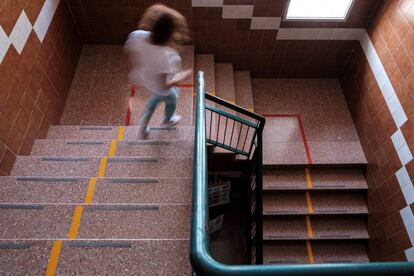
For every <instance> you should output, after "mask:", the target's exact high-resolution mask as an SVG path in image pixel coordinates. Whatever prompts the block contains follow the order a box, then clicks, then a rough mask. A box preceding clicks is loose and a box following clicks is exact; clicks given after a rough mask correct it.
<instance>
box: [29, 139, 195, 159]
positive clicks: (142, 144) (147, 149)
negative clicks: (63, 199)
mask: <svg viewBox="0 0 414 276" xmlns="http://www.w3.org/2000/svg"><path fill="white" fill-rule="evenodd" d="M110 145H111V140H56V139H40V140H36V141H35V144H34V146H33V149H32V153H31V154H32V155H37V156H79V155H81V156H88V157H93V156H106V155H107V154H108V150H109V148H110ZM193 148H194V143H193V142H192V141H180V140H176V141H171V140H169V141H162V140H158V141H156V140H150V141H137V140H128V141H117V143H116V148H115V155H114V156H148V157H188V158H190V157H192V156H193V155H194V151H193Z"/></svg>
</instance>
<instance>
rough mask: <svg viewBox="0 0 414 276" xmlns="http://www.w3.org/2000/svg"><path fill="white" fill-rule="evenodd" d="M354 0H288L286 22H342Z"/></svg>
mask: <svg viewBox="0 0 414 276" xmlns="http://www.w3.org/2000/svg"><path fill="white" fill-rule="evenodd" d="M353 2H354V0H290V1H289V4H288V9H287V12H286V19H287V20H331V21H332V20H333V21H344V20H345V19H346V17H347V16H348V13H349V10H350V9H351V6H352V4H353Z"/></svg>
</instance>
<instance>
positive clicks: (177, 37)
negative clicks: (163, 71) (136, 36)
mask: <svg viewBox="0 0 414 276" xmlns="http://www.w3.org/2000/svg"><path fill="white" fill-rule="evenodd" d="M166 17H168V18H171V19H172V20H173V25H174V28H173V30H172V33H171V37H170V40H169V42H168V45H169V46H172V47H177V46H178V45H180V44H184V43H186V42H187V41H189V40H190V32H189V30H188V25H187V20H186V19H185V17H184V16H183V15H182V14H181V13H179V12H178V11H176V10H173V9H171V8H169V7H167V6H165V5H161V4H156V5H153V6H151V7H149V8H148V9H147V10H146V11H145V13H144V15H143V16H142V18H141V21H140V22H139V24H138V28H139V29H141V30H146V31H151V32H153V31H154V28H155V27H156V25H158V22H159V21H160V19H161V20H162V19H163V18H166Z"/></svg>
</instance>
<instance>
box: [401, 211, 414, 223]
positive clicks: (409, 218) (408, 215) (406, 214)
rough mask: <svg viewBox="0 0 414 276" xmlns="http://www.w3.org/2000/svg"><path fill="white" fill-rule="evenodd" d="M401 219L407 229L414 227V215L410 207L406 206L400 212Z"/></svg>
mask: <svg viewBox="0 0 414 276" xmlns="http://www.w3.org/2000/svg"><path fill="white" fill-rule="evenodd" d="M400 214H401V218H402V220H403V222H404V225H405V228H408V226H410V225H414V214H413V211H412V210H411V207H410V206H406V207H404V208H403V209H401V210H400Z"/></svg>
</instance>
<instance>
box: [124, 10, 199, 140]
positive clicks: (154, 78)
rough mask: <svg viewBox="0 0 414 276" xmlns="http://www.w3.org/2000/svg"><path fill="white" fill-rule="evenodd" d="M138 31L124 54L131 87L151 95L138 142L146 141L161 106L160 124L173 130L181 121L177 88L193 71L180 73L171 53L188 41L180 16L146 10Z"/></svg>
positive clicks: (128, 43)
mask: <svg viewBox="0 0 414 276" xmlns="http://www.w3.org/2000/svg"><path fill="white" fill-rule="evenodd" d="M138 28H139V30H136V31H134V32H132V33H131V34H129V36H128V39H127V41H126V43H125V46H124V50H125V52H126V54H127V56H128V59H129V63H130V71H129V74H128V78H129V81H130V83H131V84H132V85H138V84H139V85H141V86H144V87H146V88H147V89H148V90H149V91H151V93H153V95H152V96H151V98H150V99H149V100H148V102H147V105H146V107H145V110H144V112H143V115H142V117H141V119H140V125H141V126H142V127H141V128H140V131H139V133H138V139H140V138H141V139H145V138H146V137H148V135H149V133H150V129H149V127H148V123H149V121H150V120H151V117H152V115H153V114H154V111H155V109H156V108H157V106H158V105H159V104H160V103H161V102H164V103H165V114H164V120H163V122H162V123H163V124H165V125H170V126H172V125H175V124H177V123H178V122H179V121H180V119H181V116H180V115H178V114H175V110H176V107H177V100H178V96H179V89H178V87H176V85H177V84H178V83H179V82H181V81H183V80H185V79H187V78H189V77H191V76H192V70H182V69H181V57H180V55H179V54H178V52H177V51H176V50H175V49H174V48H176V47H177V46H178V45H181V44H183V43H184V42H185V41H186V40H188V39H189V31H188V27H187V22H186V19H185V17H184V16H182V15H181V14H180V13H179V12H177V11H175V10H173V9H171V8H168V7H166V6H164V5H160V4H157V5H153V6H151V7H150V8H148V9H147V10H146V12H145V14H144V15H143V17H142V19H141V21H140V23H139V26H138Z"/></svg>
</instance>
